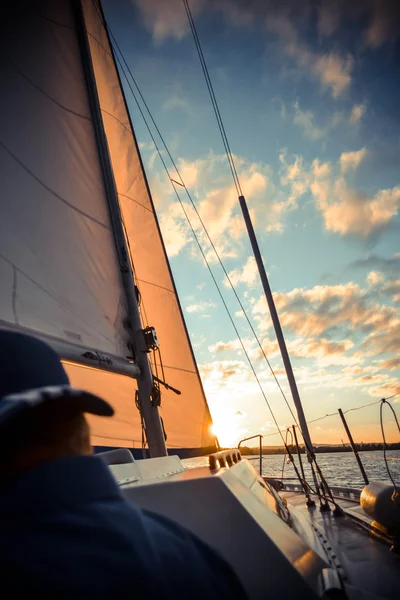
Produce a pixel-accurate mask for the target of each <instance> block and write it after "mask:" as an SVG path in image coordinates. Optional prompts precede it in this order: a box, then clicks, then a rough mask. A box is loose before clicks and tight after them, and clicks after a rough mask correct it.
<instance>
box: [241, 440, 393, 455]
mask: <svg viewBox="0 0 400 600" xmlns="http://www.w3.org/2000/svg"><path fill="white" fill-rule="evenodd" d="M288 448H289V450H290V453H291V454H296V453H297V449H296V446H292V445H290V444H288ZM356 449H357V450H358V451H359V452H371V451H373V450H383V443H382V442H377V443H368V444H356ZM386 449H387V450H400V442H396V443H394V444H386ZM314 451H315V453H316V454H320V453H323V452H325V453H327V452H351V447H350V446H349V445H348V444H346V445H344V446H343V445H341V444H340V445H332V444H327V445H323V444H315V445H314ZM240 452H241V454H243V455H247V454H257V455H258V454H259V453H260V449H259V447H258V446H256V447H252V448H250V447H248V446H240ZM285 452H286V451H285V448H284V447H283V446H263V449H262V453H263V455H266V454H285ZM300 452H301V454H304V453H305V449H304V446H300Z"/></svg>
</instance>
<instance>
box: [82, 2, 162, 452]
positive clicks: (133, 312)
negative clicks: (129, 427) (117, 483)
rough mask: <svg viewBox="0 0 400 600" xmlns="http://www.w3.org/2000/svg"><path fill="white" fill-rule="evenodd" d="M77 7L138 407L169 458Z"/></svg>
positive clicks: (153, 445) (151, 440)
mask: <svg viewBox="0 0 400 600" xmlns="http://www.w3.org/2000/svg"><path fill="white" fill-rule="evenodd" d="M74 7H75V17H76V25H77V34H78V39H79V45H80V50H81V55H82V64H83V68H84V71H85V76H86V79H87V86H88V92H89V98H90V103H91V109H92V115H93V121H94V126H95V130H96V136H97V143H98V150H99V154H100V159H101V163H102V167H103V175H104V184H105V187H106V190H107V198H108V203H109V210H110V217H111V223H112V227H113V232H114V239H115V244H116V250H117V256H118V261H119V265H120V272H121V278H122V283H123V288H124V291H125V296H126V303H127V310H128V318H129V320H130V323H129V328H128V331H129V335H130V341H131V343H132V346H133V349H134V353H135V357H134V358H135V363H136V364H137V366H138V367H139V369H140V375H139V376H138V378H137V385H138V397H139V405H140V409H141V413H142V416H143V419H144V423H145V427H146V437H147V442H148V446H149V451H150V456H151V457H157V456H167V448H166V444H165V436H164V431H163V427H162V424H161V420H160V415H159V411H158V406H157V405H156V404H155V403H154V404H153V401H152V391H153V376H152V372H151V368H150V363H149V360H148V355H147V350H148V349H147V346H146V343H145V339H144V333H143V325H142V322H141V318H140V312H139V307H138V301H137V297H136V291H135V284H134V281H133V275H132V270H131V266H130V262H129V253H128V248H127V242H126V238H125V233H124V228H123V224H122V220H121V212H120V206H119V200H118V193H117V189H116V185H115V180H114V174H113V169H112V164H111V159H110V156H109V151H108V145H107V138H106V135H105V131H104V126H103V120H102V115H101V108H100V103H99V98H98V93H97V87H96V80H95V76H94V72H93V64H92V58H91V54H90V48H89V44H88V38H87V31H86V26H85V19H84V14H83V10H82V4H81V0H76V2H74ZM121 91H122V90H121ZM122 93H123V92H122Z"/></svg>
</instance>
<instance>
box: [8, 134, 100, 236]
mask: <svg viewBox="0 0 400 600" xmlns="http://www.w3.org/2000/svg"><path fill="white" fill-rule="evenodd" d="M0 146H1V147H2V148H3V149H4V150H5V151H6V152H7V154H9V156H11V158H13V159H14V160H15V162H16V163H17V164H19V166H20V167H21V168H22V169H24V171H26V172H27V173H28V175H30V176H31V177H32V178H33V179H35V181H37V182H38V183H39V184H40V185H41V186H42V187H44V189H45V190H47V191H48V192H49V193H50V194H51V195H52V196H54V197H55V198H57V199H58V200H60V202H62V203H63V204H65V205H66V206H68V207H69V208H71V209H72V210H74V211H75V212H77V213H79V214H80V215H82V216H83V217H86V218H87V219H90V220H91V221H93V222H94V223H97V225H100V227H103V228H104V229H107V230H108V231H110V230H111V229H110V227H109V226H108V225H106V224H105V223H102V222H101V221H99V220H98V219H96V218H95V217H92V216H91V215H89V214H88V213H86V212H85V211H84V210H81V209H80V208H78V207H77V206H74V205H73V204H71V203H70V202H69V201H68V200H66V199H65V198H63V197H62V196H60V195H59V194H57V192H55V191H54V190H52V189H51V187H49V186H48V185H47V184H46V183H44V181H42V180H41V179H39V177H38V176H37V175H35V174H34V173H33V172H32V171H31V170H30V169H29V168H28V167H27V166H26V165H24V163H23V162H22V161H21V160H20V159H19V158H18V157H17V156H15V154H14V153H13V152H12V151H11V150H9V148H7V146H6V145H5V144H4V143H3V142H2V141H1V140H0Z"/></svg>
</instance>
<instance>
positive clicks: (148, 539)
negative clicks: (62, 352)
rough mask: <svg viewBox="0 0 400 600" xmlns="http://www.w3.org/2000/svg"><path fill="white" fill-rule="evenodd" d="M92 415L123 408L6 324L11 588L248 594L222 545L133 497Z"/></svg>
mask: <svg viewBox="0 0 400 600" xmlns="http://www.w3.org/2000/svg"><path fill="white" fill-rule="evenodd" d="M85 413H92V414H96V415H101V416H104V417H107V416H112V414H113V409H112V407H111V406H110V405H109V404H108V403H107V402H105V401H104V400H102V399H101V398H99V397H98V396H95V395H93V394H90V393H88V392H84V391H82V390H77V389H74V388H72V387H71V386H70V385H69V380H68V377H67V375H66V373H65V371H64V368H63V366H62V364H61V362H60V360H59V359H58V356H57V355H56V353H55V352H53V350H52V349H51V348H50V347H49V346H48V345H47V344H45V343H44V342H42V341H40V340H38V339H36V338H34V337H31V336H27V335H24V334H20V333H14V332H10V331H2V330H0V539H1V545H0V572H1V584H2V588H3V591H4V590H5V589H8V593H9V594H10V593H11V596H12V597H19V595H22V593H29V594H30V595H32V593H38V594H41V595H42V597H43V596H44V597H45V598H47V597H52V598H57V599H58V598H81V597H82V598H83V597H85V598H92V597H93V598H96V599H98V598H119V597H122V596H123V595H124V597H132V598H138V599H139V598H146V599H147V598H182V599H183V598H185V599H186V598H191V599H196V598H199V599H200V598H204V599H206V598H207V599H214V598H215V599H216V598H222V597H225V598H238V599H239V598H240V599H242V598H244V597H245V595H244V592H243V590H242V587H241V585H240V583H239V581H238V579H237V578H236V576H235V574H234V573H233V572H232V570H231V568H230V567H229V565H228V564H227V563H226V562H225V560H224V559H223V558H222V557H221V556H219V554H218V553H217V552H216V551H214V550H213V549H212V548H211V547H209V546H208V545H206V544H205V543H203V542H202V541H201V540H200V539H198V538H197V537H196V536H195V535H193V534H192V533H191V532H189V531H188V530H186V529H185V528H183V527H181V526H180V525H178V524H177V523H174V522H173V521H170V520H168V519H166V518H164V517H161V516H159V515H156V514H154V513H151V512H148V511H145V510H140V509H139V508H138V507H136V506H135V505H134V504H133V503H132V502H130V501H128V500H127V499H125V498H124V497H123V496H122V494H121V492H120V490H119V488H118V486H117V484H116V481H115V479H114V478H113V476H112V474H111V472H110V470H109V468H108V466H107V465H106V463H105V462H104V461H103V459H102V458H101V457H99V456H94V455H93V454H92V448H91V445H90V431H89V425H88V423H87V420H86V418H85ZM8 586H10V587H9V588H8ZM127 594H129V596H126V595H127Z"/></svg>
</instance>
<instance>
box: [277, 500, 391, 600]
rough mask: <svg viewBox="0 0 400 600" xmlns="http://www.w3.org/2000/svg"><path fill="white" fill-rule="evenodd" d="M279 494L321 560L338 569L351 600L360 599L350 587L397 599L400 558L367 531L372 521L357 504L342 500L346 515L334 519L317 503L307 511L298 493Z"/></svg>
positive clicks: (299, 530) (376, 595) (364, 594)
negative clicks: (352, 599) (322, 510)
mask: <svg viewBox="0 0 400 600" xmlns="http://www.w3.org/2000/svg"><path fill="white" fill-rule="evenodd" d="M280 494H281V496H282V497H283V498H285V499H286V501H287V504H288V507H289V509H290V512H291V513H292V515H293V517H294V519H295V524H296V528H297V529H298V533H299V534H300V535H301V536H302V537H303V539H304V537H305V538H306V539H307V541H308V543H309V544H310V545H311V546H312V547H313V548H314V550H315V551H316V552H318V553H319V554H320V556H321V557H324V558H325V559H327V560H328V561H329V562H330V563H334V564H335V566H336V567H338V568H339V570H340V572H341V573H342V574H343V578H344V581H345V583H346V587H347V591H348V594H349V597H350V598H353V597H354V598H358V597H360V594H357V593H356V591H355V590H354V589H353V588H357V589H358V590H361V591H362V592H363V594H362V596H361V597H365V598H369V597H370V598H373V597H381V598H388V599H389V598H390V599H393V598H400V555H399V554H396V553H394V552H390V549H389V544H387V543H384V542H383V541H382V540H379V539H378V537H377V536H376V535H375V534H374V533H373V532H372V531H371V530H369V532H367V531H366V529H365V528H368V529H370V525H371V520H370V519H369V518H368V516H367V515H365V513H363V511H362V509H361V507H360V506H359V504H358V503H356V502H354V501H351V500H347V499H341V500H340V501H339V504H340V506H341V507H342V508H343V509H344V511H345V513H346V515H345V516H344V517H335V516H333V514H332V512H331V511H328V512H321V511H320V510H319V508H318V503H317V506H316V508H313V509H308V508H307V507H306V504H305V498H304V496H303V495H302V494H300V493H297V492H291V491H290V492H289V491H282V492H281V493H280ZM314 500H316V499H315V498H314ZM355 518H357V519H360V522H359V523H357V522H356V521H355ZM368 521H369V522H368ZM363 527H364V528H363Z"/></svg>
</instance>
